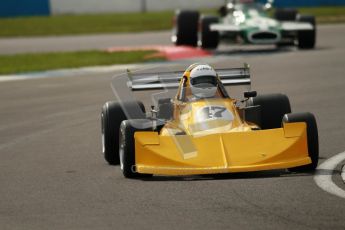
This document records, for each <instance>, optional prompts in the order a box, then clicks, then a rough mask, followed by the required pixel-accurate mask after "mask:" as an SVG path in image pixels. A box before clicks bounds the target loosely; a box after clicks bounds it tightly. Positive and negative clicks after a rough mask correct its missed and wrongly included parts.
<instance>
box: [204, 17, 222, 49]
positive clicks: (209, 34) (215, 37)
mask: <svg viewBox="0 0 345 230" xmlns="http://www.w3.org/2000/svg"><path fill="white" fill-rule="evenodd" d="M218 22H219V18H218V17H215V16H204V17H202V18H201V47H202V48H203V49H217V47H218V44H219V33H218V31H211V30H210V26H211V24H214V23H218Z"/></svg>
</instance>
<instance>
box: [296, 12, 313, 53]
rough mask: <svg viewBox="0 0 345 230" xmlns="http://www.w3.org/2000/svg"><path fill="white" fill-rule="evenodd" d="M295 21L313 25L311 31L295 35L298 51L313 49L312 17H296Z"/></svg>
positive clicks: (303, 31)
mask: <svg viewBox="0 0 345 230" xmlns="http://www.w3.org/2000/svg"><path fill="white" fill-rule="evenodd" d="M297 21H299V22H308V23H310V24H312V25H313V29H312V30H302V31H299V32H298V33H297V44H298V48H299V49H313V48H315V43H316V21H315V17H314V16H308V15H298V17H297Z"/></svg>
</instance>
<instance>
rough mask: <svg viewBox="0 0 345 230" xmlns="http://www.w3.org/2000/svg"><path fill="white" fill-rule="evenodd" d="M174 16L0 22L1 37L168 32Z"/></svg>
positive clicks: (153, 14) (98, 16) (68, 17)
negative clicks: (166, 30)
mask: <svg viewBox="0 0 345 230" xmlns="http://www.w3.org/2000/svg"><path fill="white" fill-rule="evenodd" d="M172 17H173V12H170V11H169V12H150V13H130V14H87V15H59V16H47V17H23V18H8V19H0V28H1V30H0V37H10V36H46V35H65V34H97V33H118V32H140V31H149V30H164V29H167V28H171V25H172Z"/></svg>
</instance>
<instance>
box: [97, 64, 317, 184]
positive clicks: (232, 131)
mask: <svg viewBox="0 0 345 230" xmlns="http://www.w3.org/2000/svg"><path fill="white" fill-rule="evenodd" d="M244 84H247V85H249V84H250V73H249V67H248V66H246V65H245V67H244V68H232V69H222V70H217V71H216V70H214V69H213V68H212V67H211V66H209V65H207V64H193V65H191V66H190V67H188V68H187V70H186V71H184V72H177V73H151V74H139V75H134V74H131V73H129V78H128V82H127V85H128V87H129V88H130V89H131V90H146V89H160V88H165V89H171V88H177V94H176V96H175V97H174V98H166V99H160V100H159V101H158V106H156V107H154V106H152V107H151V111H150V116H149V115H147V114H146V113H145V107H144V106H143V104H142V103H141V102H125V101H120V102H107V103H105V105H104V106H103V109H102V146H103V153H104V157H105V159H106V161H107V162H108V163H109V164H112V165H116V164H120V165H121V169H122V172H123V175H124V176H125V177H127V178H135V177H139V176H152V175H153V174H155V175H199V174H219V173H233V172H250V171H260V170H273V169H289V170H290V171H307V170H314V169H315V168H316V167H317V164H318V155H319V153H318V152H319V144H318V131H317V125H316V121H315V117H314V116H313V115H312V114H311V113H291V108H290V102H289V99H288V97H287V96H285V95H283V94H268V95H256V92H255V91H246V92H245V93H244V99H242V100H236V99H234V98H231V97H230V96H229V95H228V93H227V91H226V89H225V85H244Z"/></svg>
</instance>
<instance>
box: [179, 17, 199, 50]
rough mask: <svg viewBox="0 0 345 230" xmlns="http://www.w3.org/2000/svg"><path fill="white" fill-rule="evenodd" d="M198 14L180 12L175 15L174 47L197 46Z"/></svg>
mask: <svg viewBox="0 0 345 230" xmlns="http://www.w3.org/2000/svg"><path fill="white" fill-rule="evenodd" d="M198 24H199V12H197V11H180V12H178V13H177V14H176V41H175V45H177V46H181V45H186V46H194V47H196V46H198Z"/></svg>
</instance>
